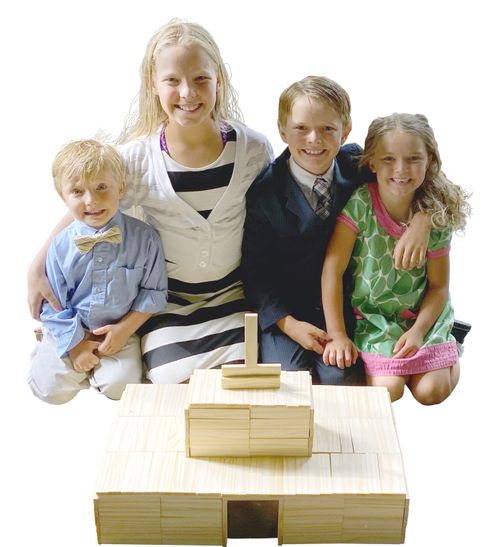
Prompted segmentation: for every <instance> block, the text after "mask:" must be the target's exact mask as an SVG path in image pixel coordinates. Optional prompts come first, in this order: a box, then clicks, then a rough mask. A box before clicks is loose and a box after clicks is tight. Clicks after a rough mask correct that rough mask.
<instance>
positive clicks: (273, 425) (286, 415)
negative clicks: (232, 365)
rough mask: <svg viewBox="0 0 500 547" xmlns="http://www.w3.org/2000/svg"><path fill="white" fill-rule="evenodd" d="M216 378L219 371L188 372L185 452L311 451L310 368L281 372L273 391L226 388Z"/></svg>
mask: <svg viewBox="0 0 500 547" xmlns="http://www.w3.org/2000/svg"><path fill="white" fill-rule="evenodd" d="M220 377H221V371H219V370H196V371H195V372H194V374H193V376H192V377H191V380H190V382H189V389H188V395H187V399H186V411H185V419H186V427H185V431H186V454H187V455H189V456H192V457H200V456H256V455H259V456H309V455H311V453H312V437H313V431H314V427H313V408H312V384H311V377H310V374H309V373H308V372H305V371H302V372H287V371H284V372H283V373H282V374H281V383H280V385H279V386H278V389H276V390H267V389H264V390H256V389H244V390H238V391H227V390H225V389H224V386H223V385H222V386H221V384H220ZM257 378H260V377H257ZM276 378H278V380H279V377H276ZM223 379H224V378H223ZM228 380H233V378H228Z"/></svg>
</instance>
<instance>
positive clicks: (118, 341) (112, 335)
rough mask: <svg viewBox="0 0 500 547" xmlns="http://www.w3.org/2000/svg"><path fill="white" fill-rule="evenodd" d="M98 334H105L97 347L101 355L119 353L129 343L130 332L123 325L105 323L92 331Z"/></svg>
mask: <svg viewBox="0 0 500 547" xmlns="http://www.w3.org/2000/svg"><path fill="white" fill-rule="evenodd" d="M92 334H95V335H96V336H104V340H103V341H102V342H100V344H99V347H98V348H97V349H98V351H99V353H100V354H101V355H113V354H114V353H118V352H119V351H120V350H121V349H122V348H123V346H125V344H126V343H127V340H128V339H129V337H130V333H129V332H128V331H127V330H125V329H124V328H123V327H122V325H120V324H119V323H116V324H115V325H104V327H100V328H98V329H95V330H94V331H92Z"/></svg>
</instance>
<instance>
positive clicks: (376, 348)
mask: <svg viewBox="0 0 500 547" xmlns="http://www.w3.org/2000/svg"><path fill="white" fill-rule="evenodd" d="M338 221H339V222H342V223H344V224H345V225H347V226H348V227H349V228H351V229H352V230H354V231H355V232H356V234H357V236H356V242H355V244H354V249H353V253H352V257H351V261H350V269H351V272H352V274H353V276H354V290H353V293H352V306H353V308H354V311H355V313H356V317H357V323H356V331H355V336H354V343H355V345H356V347H357V348H358V350H359V352H360V356H361V358H362V360H363V362H364V364H365V369H366V373H367V374H368V375H369V376H389V375H398V376H406V375H409V374H421V373H424V372H428V371H430V370H436V369H439V368H446V367H450V366H453V365H454V364H455V363H456V362H457V361H458V354H457V346H456V341H455V339H454V338H453V336H452V335H451V329H452V326H453V309H452V307H451V303H450V301H449V300H448V302H447V303H446V305H445V307H444V309H443V311H442V313H441V315H440V316H439V318H438V319H437V321H436V323H435V324H434V326H433V327H432V328H431V329H430V331H429V332H428V333H427V335H426V336H425V339H424V344H423V346H422V347H421V348H420V350H419V351H418V352H417V353H416V354H415V355H414V356H412V357H408V358H405V359H394V358H393V357H392V355H393V349H394V344H395V343H396V342H397V341H398V339H399V338H400V337H401V336H402V335H403V334H404V333H405V332H406V331H407V330H408V329H409V328H410V327H411V326H412V324H413V323H414V320H415V318H416V316H417V314H418V310H419V307H420V305H421V303H422V300H423V298H424V295H425V290H426V287H427V274H426V267H425V265H424V267H422V268H414V269H413V270H410V271H401V270H396V269H395V267H394V262H393V258H392V254H393V250H394V247H395V245H396V243H397V241H398V239H399V238H400V237H401V236H402V234H403V232H404V228H403V227H402V226H401V225H400V224H398V223H397V222H395V221H394V220H393V219H392V218H391V217H390V216H389V214H388V213H387V211H386V209H385V207H384V205H383V203H382V201H381V199H380V196H379V193H378V190H377V184H376V183H372V184H365V185H363V186H361V187H360V188H358V189H357V190H356V191H355V192H354V194H353V195H352V197H351V199H350V200H349V202H348V203H347V205H346V206H345V208H344V210H343V211H342V213H341V214H340V215H339V217H338ZM450 241H451V230H449V229H443V230H435V229H433V230H431V235H430V241H429V247H428V252H427V257H428V259H432V258H437V257H440V256H444V255H446V254H447V253H448V252H449V248H450Z"/></svg>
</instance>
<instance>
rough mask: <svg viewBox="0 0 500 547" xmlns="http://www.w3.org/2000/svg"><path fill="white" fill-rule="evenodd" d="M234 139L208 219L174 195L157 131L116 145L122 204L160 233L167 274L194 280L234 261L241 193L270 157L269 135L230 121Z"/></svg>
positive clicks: (214, 275) (228, 268)
mask: <svg viewBox="0 0 500 547" xmlns="http://www.w3.org/2000/svg"><path fill="white" fill-rule="evenodd" d="M231 125H232V127H234V129H235V131H236V134H237V140H236V156H235V162H234V169H233V175H232V177H231V180H230V182H229V185H228V187H227V189H226V191H225V192H224V194H223V195H222V197H221V199H220V200H219V201H218V202H217V204H216V205H215V207H214V208H213V210H212V212H211V214H210V216H209V217H208V219H204V218H203V217H202V216H201V215H200V214H199V213H198V212H197V211H195V210H194V209H193V208H192V207H190V206H189V205H188V204H187V203H186V202H185V201H183V200H182V199H181V198H179V197H178V196H177V194H176V193H175V191H174V189H173V188H172V184H171V182H170V180H169V178H168V174H167V170H166V167H165V162H164V160H163V157H162V151H161V149H160V142H159V134H155V135H152V136H150V137H146V138H141V139H137V140H134V141H131V142H129V143H126V144H124V145H122V146H120V147H119V149H120V152H121V154H122V156H123V157H124V159H125V164H126V179H127V180H126V182H127V189H126V193H125V197H124V199H123V201H122V203H121V206H122V208H123V209H126V208H129V207H132V206H141V207H142V209H143V210H144V215H145V220H146V222H148V223H149V224H151V225H152V226H153V227H154V228H155V229H156V230H157V231H158V233H159V234H160V237H161V240H162V243H163V248H164V251H165V257H166V259H167V272H168V275H169V277H171V278H173V279H178V280H180V281H186V282H189V283H198V282H203V281H214V280H217V279H221V278H223V277H224V276H226V275H227V274H229V273H230V272H232V271H233V270H235V269H236V268H237V267H238V266H239V265H240V260H241V242H242V237H243V223H244V221H245V193H246V191H247V190H248V188H249V187H250V185H251V184H252V182H253V180H254V179H255V178H256V177H257V175H258V174H259V173H260V172H261V171H262V170H263V169H264V168H265V167H266V166H267V165H268V164H269V163H270V161H271V160H272V157H273V153H272V148H271V145H270V143H269V141H268V140H267V139H266V138H265V137H264V136H263V135H261V134H260V133H257V132H256V131H253V130H251V129H249V128H247V127H245V126H244V125H242V124H239V123H234V122H231Z"/></svg>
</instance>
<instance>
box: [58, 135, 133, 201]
mask: <svg viewBox="0 0 500 547" xmlns="http://www.w3.org/2000/svg"><path fill="white" fill-rule="evenodd" d="M103 171H107V172H108V173H111V175H112V176H113V177H116V181H117V182H118V183H120V182H123V181H124V180H125V167H124V164H123V159H122V157H121V156H120V154H119V153H118V151H117V150H116V148H114V147H113V146H111V145H110V144H106V143H101V142H99V141H96V140H94V139H87V140H79V141H72V142H69V143H68V144H65V145H64V146H63V147H62V148H61V150H60V151H59V152H58V154H57V155H56V157H55V158H54V161H53V162H52V177H53V179H54V186H55V188H56V190H57V192H58V193H59V194H61V192H62V179H72V180H77V181H78V182H84V181H87V180H93V179H95V178H96V177H97V176H99V174H100V173H102V172H103Z"/></svg>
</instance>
